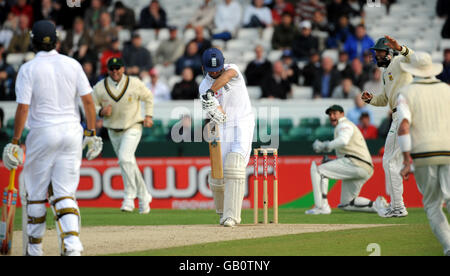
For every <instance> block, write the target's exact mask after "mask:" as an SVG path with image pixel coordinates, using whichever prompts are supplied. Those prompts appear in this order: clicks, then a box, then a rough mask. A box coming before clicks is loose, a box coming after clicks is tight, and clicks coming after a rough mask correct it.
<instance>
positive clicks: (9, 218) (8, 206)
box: [0, 169, 17, 255]
mask: <svg viewBox="0 0 450 276" xmlns="http://www.w3.org/2000/svg"><path fill="white" fill-rule="evenodd" d="M15 178H16V170H15V169H12V170H11V172H10V174H9V185H8V187H6V188H5V191H4V193H3V207H2V208H3V210H2V221H1V222H0V241H1V248H0V253H1V254H2V255H10V254H11V246H12V239H13V226H14V215H15V213H16V202H17V190H16V188H15V187H14V181H15Z"/></svg>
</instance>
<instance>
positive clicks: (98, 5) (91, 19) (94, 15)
mask: <svg viewBox="0 0 450 276" xmlns="http://www.w3.org/2000/svg"><path fill="white" fill-rule="evenodd" d="M104 12H107V11H106V7H105V6H104V5H103V1H102V0H92V1H91V5H90V6H89V8H87V9H86V12H85V13H84V24H85V25H86V29H87V30H94V31H96V30H97V29H99V28H102V25H101V23H100V20H101V18H100V17H101V16H102V13H104Z"/></svg>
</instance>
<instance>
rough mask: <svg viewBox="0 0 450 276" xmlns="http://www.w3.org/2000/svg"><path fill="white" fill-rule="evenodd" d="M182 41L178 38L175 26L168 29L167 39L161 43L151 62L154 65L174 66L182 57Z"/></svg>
mask: <svg viewBox="0 0 450 276" xmlns="http://www.w3.org/2000/svg"><path fill="white" fill-rule="evenodd" d="M183 52H184V41H183V39H181V38H179V37H178V29H177V27H175V26H170V27H169V39H167V40H164V41H161V43H160V44H159V46H158V48H157V49H156V52H155V54H154V55H153V60H154V61H155V64H162V65H164V66H169V65H172V64H174V63H175V62H176V61H177V59H178V58H180V57H181V56H182V55H183Z"/></svg>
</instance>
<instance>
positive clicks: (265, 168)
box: [253, 148, 278, 224]
mask: <svg viewBox="0 0 450 276" xmlns="http://www.w3.org/2000/svg"><path fill="white" fill-rule="evenodd" d="M261 152H262V154H263V213H264V217H263V223H264V224H267V223H268V222H269V202H268V201H269V195H268V189H267V182H268V169H269V164H268V153H272V155H273V177H274V178H273V223H274V224H278V149H275V148H257V149H254V150H253V162H254V163H253V170H254V180H253V197H254V198H253V221H254V223H255V224H258V156H259V153H261Z"/></svg>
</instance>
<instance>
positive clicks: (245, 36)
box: [236, 28, 260, 41]
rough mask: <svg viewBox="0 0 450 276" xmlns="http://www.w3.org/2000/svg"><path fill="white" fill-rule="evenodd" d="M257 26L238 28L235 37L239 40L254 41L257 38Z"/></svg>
mask: <svg viewBox="0 0 450 276" xmlns="http://www.w3.org/2000/svg"><path fill="white" fill-rule="evenodd" d="M259 37H260V36H259V29H258V28H241V29H239V31H238V33H237V36H236V38H237V39H239V40H246V41H254V40H257V39H259Z"/></svg>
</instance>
